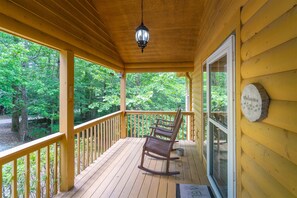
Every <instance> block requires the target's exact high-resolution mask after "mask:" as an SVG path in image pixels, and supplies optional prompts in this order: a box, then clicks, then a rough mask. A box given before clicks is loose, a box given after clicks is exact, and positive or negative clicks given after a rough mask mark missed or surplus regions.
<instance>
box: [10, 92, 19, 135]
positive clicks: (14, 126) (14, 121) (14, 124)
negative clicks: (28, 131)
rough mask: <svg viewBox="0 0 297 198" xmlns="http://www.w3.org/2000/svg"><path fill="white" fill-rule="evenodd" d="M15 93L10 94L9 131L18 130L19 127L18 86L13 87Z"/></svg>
mask: <svg viewBox="0 0 297 198" xmlns="http://www.w3.org/2000/svg"><path fill="white" fill-rule="evenodd" d="M13 89H14V91H15V93H14V94H13V96H12V104H13V108H12V116H11V131H13V132H19V129H20V120H19V117H20V111H19V102H18V101H19V89H18V87H13Z"/></svg>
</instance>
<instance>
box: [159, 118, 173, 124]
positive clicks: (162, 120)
mask: <svg viewBox="0 0 297 198" xmlns="http://www.w3.org/2000/svg"><path fill="white" fill-rule="evenodd" d="M156 120H157V122H158V121H161V122H171V123H173V121H172V120H164V119H160V118H157V119H156Z"/></svg>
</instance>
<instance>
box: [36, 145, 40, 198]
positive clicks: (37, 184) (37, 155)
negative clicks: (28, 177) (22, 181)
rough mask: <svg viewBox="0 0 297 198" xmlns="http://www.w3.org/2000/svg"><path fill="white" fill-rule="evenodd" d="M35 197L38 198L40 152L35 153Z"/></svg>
mask: <svg viewBox="0 0 297 198" xmlns="http://www.w3.org/2000/svg"><path fill="white" fill-rule="evenodd" d="M36 181H37V183H36V197H40V150H37V151H36Z"/></svg>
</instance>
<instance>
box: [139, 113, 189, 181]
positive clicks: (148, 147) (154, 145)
mask: <svg viewBox="0 0 297 198" xmlns="http://www.w3.org/2000/svg"><path fill="white" fill-rule="evenodd" d="M182 120H183V119H182V116H181V117H179V118H178V120H177V123H176V125H175V126H174V129H173V131H172V135H171V137H170V140H164V139H160V138H157V137H155V136H147V138H146V141H145V143H144V145H143V151H142V157H141V164H140V165H139V166H138V168H139V169H141V170H144V171H146V172H149V173H152V174H157V175H176V174H179V173H180V172H179V171H173V172H170V171H169V163H170V160H176V159H179V157H170V152H171V151H172V147H173V144H174V143H175V138H176V136H177V133H178V131H179V129H180V126H181V123H182ZM144 155H147V156H150V157H154V158H156V159H161V160H166V163H167V164H166V171H165V172H159V171H154V170H150V169H148V168H146V167H144V166H143V162H144Z"/></svg>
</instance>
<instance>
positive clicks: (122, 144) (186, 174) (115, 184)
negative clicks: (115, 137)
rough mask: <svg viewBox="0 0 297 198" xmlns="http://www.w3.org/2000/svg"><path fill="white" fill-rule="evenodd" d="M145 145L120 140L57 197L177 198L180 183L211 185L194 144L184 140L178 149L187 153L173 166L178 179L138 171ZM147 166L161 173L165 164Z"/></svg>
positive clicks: (136, 140)
mask: <svg viewBox="0 0 297 198" xmlns="http://www.w3.org/2000/svg"><path fill="white" fill-rule="evenodd" d="M144 141H145V139H144V138H125V139H120V140H119V141H117V142H116V143H115V144H114V145H113V146H112V147H110V148H109V149H108V150H107V151H106V152H105V153H104V154H103V155H101V156H100V157H99V158H98V159H97V160H95V161H94V163H93V164H91V165H90V166H89V167H88V168H86V169H85V170H84V171H82V172H81V173H80V174H79V175H78V176H76V178H75V184H74V188H73V189H72V190H70V191H69V192H66V193H59V194H58V195H57V196H56V197H175V193H176V184H177V183H187V184H204V185H207V184H208V180H207V177H206V173H205V171H204V168H203V164H202V163H201V161H199V160H198V152H197V149H196V146H195V143H194V142H193V141H188V140H181V141H179V142H178V143H176V145H175V147H178V148H183V149H184V156H182V157H181V158H180V159H179V160H176V161H172V162H171V164H170V169H171V170H178V171H180V172H181V174H179V175H176V176H158V175H151V174H146V173H145V172H144V171H142V170H140V169H138V167H137V166H138V165H139V164H140V158H141V152H142V146H143V143H144ZM174 155H175V156H176V154H175V153H174V152H172V156H174ZM145 166H146V167H149V168H150V169H155V170H160V169H163V168H165V167H164V166H165V162H164V163H163V161H162V160H155V159H152V158H146V160H145Z"/></svg>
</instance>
